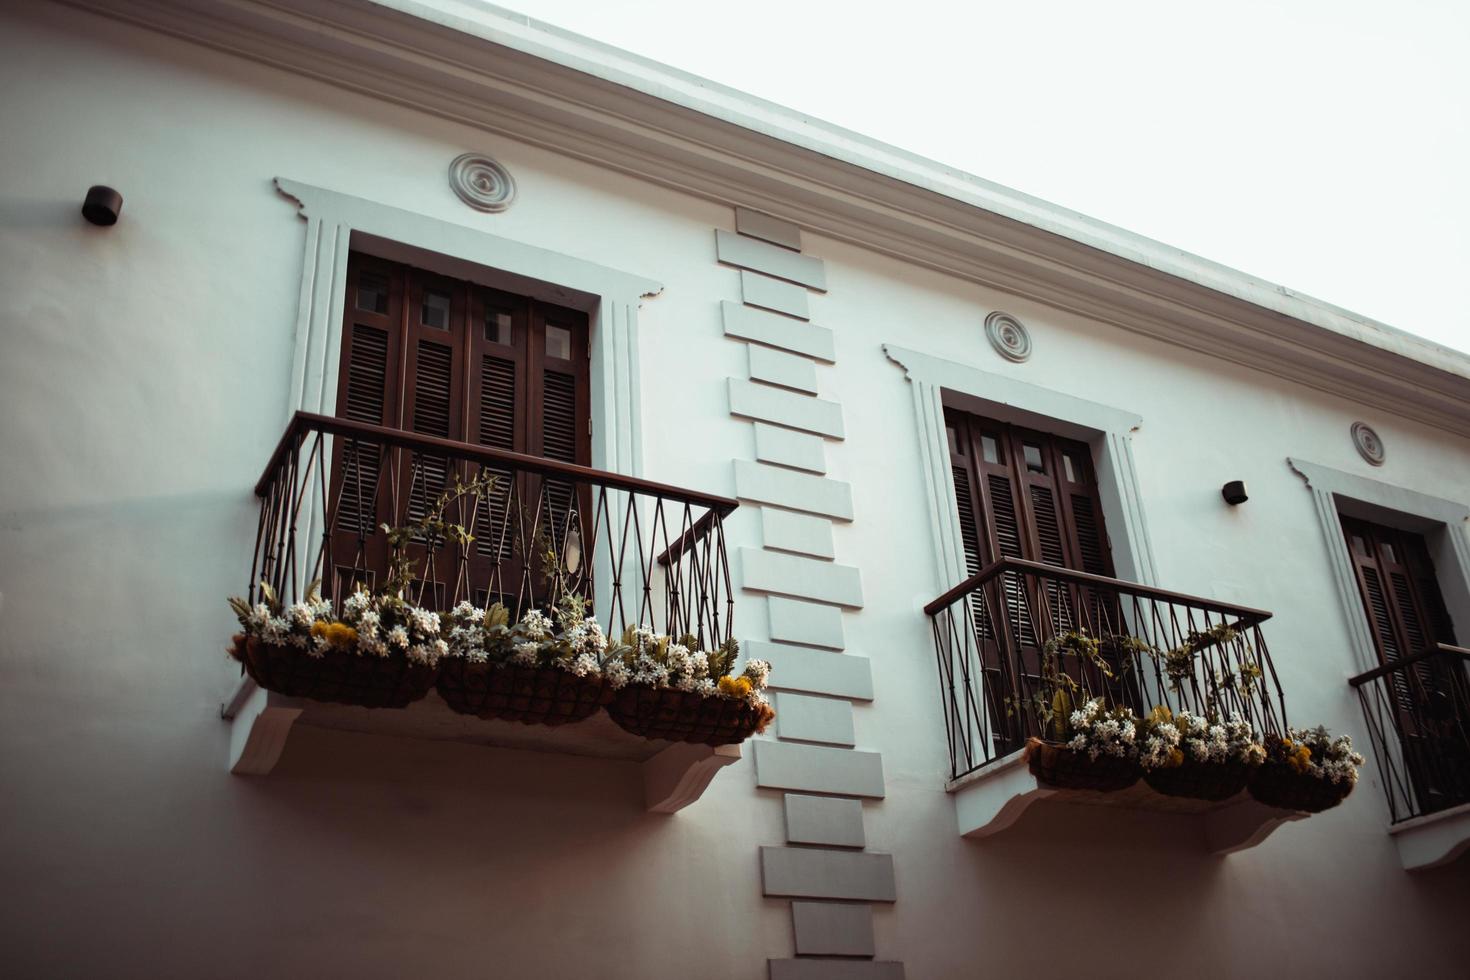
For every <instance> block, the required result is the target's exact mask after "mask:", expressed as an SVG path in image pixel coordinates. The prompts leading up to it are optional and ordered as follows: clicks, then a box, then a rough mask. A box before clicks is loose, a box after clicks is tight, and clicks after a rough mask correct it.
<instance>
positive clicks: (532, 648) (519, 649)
mask: <svg viewBox="0 0 1470 980" xmlns="http://www.w3.org/2000/svg"><path fill="white" fill-rule="evenodd" d="M540 649H541V648H540V647H539V646H537V645H536V644H534V643H517V644H516V646H515V653H513V654H511V655H510V662H511V663H513V664H516V665H517V666H521V667H530V666H533V665H535V663H536V653H537V651H539V650H540Z"/></svg>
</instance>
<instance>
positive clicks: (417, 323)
mask: <svg viewBox="0 0 1470 980" xmlns="http://www.w3.org/2000/svg"><path fill="white" fill-rule="evenodd" d="M344 307H345V313H344V321H343V345H342V358H341V362H340V368H339V371H340V379H339V384H338V397H337V413H338V414H339V415H340V416H343V417H345V418H350V419H354V420H357V421H363V422H370V423H373V424H377V425H384V426H388V427H390V428H401V429H404V430H406V431H409V432H414V433H419V434H423V435H428V436H434V437H437V438H441V439H448V440H451V441H456V442H468V443H471V444H476V445H481V446H490V447H493V448H496V449H505V450H510V451H513V452H521V453H528V454H531V455H545V456H547V457H549V458H552V459H558V460H563V461H567V462H575V463H582V464H586V463H588V462H589V461H590V451H591V439H590V434H589V432H588V428H587V418H588V416H589V413H590V397H589V393H588V383H589V379H588V365H587V351H588V344H589V338H588V326H587V318H586V315H585V314H582V313H578V312H576V311H574V310H569V309H564V308H562V307H558V306H553V305H550V304H544V303H538V302H535V301H533V300H531V299H529V298H527V297H523V296H514V295H511V294H508V293H502V292H499V291H496V290H492V289H488V288H486V287H482V286H478V285H474V284H471V283H466V282H461V281H457V280H451V279H446V278H444V277H441V276H436V275H433V274H431V273H427V272H422V271H419V270H416V269H411V268H408V267H406V266H402V265H397V264H394V263H389V262H385V261H383V260H379V259H376V258H371V257H368V256H365V255H360V254H357V253H353V254H352V255H351V256H350V257H349V261H348V296H347V298H346V303H345V304H344ZM548 324H550V325H551V326H552V327H554V328H555V329H554V330H553V331H551V333H552V335H553V341H554V343H555V344H556V345H558V346H556V347H555V349H554V350H553V351H552V352H551V354H552V355H553V356H548V352H547V349H546V343H547V336H548ZM558 331H559V332H558ZM555 355H563V356H555ZM332 472H333V477H332V479H333V484H332V487H333V489H332V499H333V506H334V508H335V510H334V517H333V529H334V533H333V536H332V548H333V555H332V561H333V563H334V566H335V567H336V568H337V569H338V571H339V575H338V578H339V580H341V581H343V582H350V581H352V580H356V581H361V582H364V583H366V584H369V585H376V584H377V582H378V581H379V579H380V577H381V575H382V574H383V572H384V571H385V570H386V567H387V548H386V544H385V543H384V542H383V540H382V535H381V534H379V533H377V527H378V525H379V524H382V523H392V524H399V523H405V522H407V521H412V520H416V519H418V518H420V517H421V516H423V515H424V514H425V513H426V512H427V511H428V510H429V509H430V508H431V507H432V506H433V505H434V504H435V502H436V501H437V499H438V497H439V495H440V494H441V493H443V491H444V490H445V489H447V488H448V487H450V486H451V485H452V484H453V481H454V480H455V479H456V478H457V479H459V480H463V481H468V480H470V479H472V478H473V477H474V476H476V475H478V469H477V468H476V467H474V466H471V465H468V464H466V463H464V462H463V461H457V460H455V459H454V458H453V457H452V456H447V455H444V454H437V453H408V452H402V453H398V454H396V456H395V457H394V458H391V459H390V458H388V457H387V456H385V454H384V453H383V452H382V449H381V447H378V446H376V445H372V446H369V445H367V444H365V443H364V444H363V445H354V443H353V441H352V440H338V441H337V445H336V448H335V450H334V456H333V470H332ZM390 474H397V485H396V486H390V485H388V484H390V483H391V482H392V481H391V480H390V479H389V475H390ZM494 475H496V476H497V477H498V479H497V481H496V484H495V487H494V489H493V490H492V491H491V493H489V494H487V495H484V496H482V497H481V498H480V499H479V500H478V501H477V502H476V504H475V506H471V505H470V503H469V502H465V503H464V504H462V505H460V506H459V508H458V509H454V508H451V511H450V512H449V513H448V514H446V517H447V518H448V519H449V520H450V521H451V522H452V523H459V524H464V525H465V526H467V527H469V528H471V529H472V533H473V534H474V535H475V544H474V545H472V547H471V548H470V552H469V554H468V555H467V556H463V557H464V559H465V560H463V561H462V560H461V556H460V555H459V554H458V553H457V549H455V548H453V547H443V546H442V543H441V547H440V549H439V551H438V557H437V558H436V560H435V562H434V563H433V564H432V566H430V567H429V568H428V569H427V574H426V575H425V581H424V583H423V585H422V588H421V590H420V592H419V593H418V594H417V595H416V596H415V598H417V599H418V600H419V601H421V602H424V603H426V604H430V605H436V606H440V607H443V606H445V605H447V604H448V599H449V595H450V592H451V590H452V591H453V593H454V594H456V595H460V596H466V597H469V598H472V599H474V600H475V601H478V602H485V601H488V600H489V599H491V598H500V599H505V600H507V601H508V602H510V603H511V604H513V605H515V604H516V603H517V602H518V600H519V598H520V597H522V596H524V595H525V594H526V589H525V587H526V585H527V584H528V583H527V579H526V576H527V575H528V574H529V572H528V571H527V569H526V567H525V566H524V561H523V559H524V556H525V555H526V554H529V553H530V552H531V551H532V550H533V549H534V547H535V545H536V542H535V541H533V540H530V538H529V535H528V534H527V533H526V524H525V520H526V519H527V518H529V517H532V516H534V515H533V514H530V513H527V512H528V511H535V510H536V506H537V501H538V500H540V485H539V482H538V481H534V480H531V479H529V478H528V477H527V476H525V475H524V474H522V475H515V474H512V473H511V472H510V471H501V472H498V473H495V474H494ZM547 491H548V492H547V499H549V500H550V501H551V506H550V507H546V506H545V505H544V503H543V504H542V505H541V510H542V513H540V514H539V520H540V522H541V527H542V528H543V529H544V530H546V531H549V532H553V533H554V536H555V538H556V546H557V547H558V549H564V548H565V546H566V543H567V542H566V539H567V534H568V530H569V528H570V527H571V526H573V525H574V524H575V523H576V522H577V521H579V520H585V511H586V510H587V509H588V506H587V504H586V503H585V502H580V501H577V500H575V499H574V496H575V495H574V494H573V491H572V488H571V486H570V484H566V483H565V482H563V483H562V484H560V485H558V486H548V487H547ZM583 495H584V496H585V492H584V494H583ZM476 506H477V507H478V510H476V509H475V507H476ZM395 507H396V508H397V510H396V512H395V510H394V508H395ZM425 544H426V542H423V541H419V542H417V544H416V545H415V547H416V548H418V549H422V548H423V547H424V545H425ZM419 553H420V554H422V551H420V552H419ZM467 578H468V579H469V580H472V581H473V582H474V583H475V590H476V591H475V593H474V594H473V595H471V594H469V593H468V592H467V591H466V590H465V588H464V586H465V584H466V579H467ZM486 583H488V586H489V587H488V589H487V587H486ZM343 588H345V585H344V586H343ZM340 591H341V590H340V589H339V594H340ZM491 592H494V593H495V594H494V595H493V596H492V595H491V594H490V593H491Z"/></svg>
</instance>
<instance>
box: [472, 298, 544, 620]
mask: <svg viewBox="0 0 1470 980" xmlns="http://www.w3.org/2000/svg"><path fill="white" fill-rule="evenodd" d="M529 334H530V302H529V301H528V300H526V299H525V298H523V297H519V296H512V295H510V294H508V293H502V292H499V291H496V290H488V289H477V290H475V291H474V302H473V303H472V305H471V312H470V322H469V352H470V356H469V363H470V382H469V392H470V394H469V399H468V400H469V405H470V411H469V423H468V424H469V432H470V438H469V441H471V442H474V443H476V444H478V445H481V446H490V447H492V448H494V449H505V450H509V451H511V452H517V453H524V452H527V451H528V447H527V432H528V423H527V420H528V417H529V408H528V406H527V398H528V392H529V390H530V387H531V382H530V378H529V377H528V368H527V362H528V357H527V350H528V345H529V343H530V340H529ZM486 474H487V475H489V476H492V477H494V478H495V483H494V486H493V487H492V488H491V489H490V492H489V493H487V494H484V495H483V496H481V498H480V499H479V501H478V507H479V509H478V511H477V513H476V514H475V515H474V523H473V525H472V526H471V527H472V533H473V534H474V535H475V544H474V546H473V551H472V554H471V561H470V569H471V573H470V574H471V579H472V580H473V581H474V582H475V583H476V592H475V594H474V595H472V596H471V599H472V600H473V601H474V602H475V603H476V604H478V605H485V604H487V602H488V601H491V600H495V601H501V602H504V603H506V605H508V606H511V607H512V608H516V606H517V597H518V596H519V595H520V594H521V592H522V587H523V586H524V584H525V583H524V580H523V578H524V576H523V573H524V563H523V561H522V555H523V553H524V550H525V549H524V542H518V532H520V530H521V528H522V527H523V523H522V521H521V519H520V518H521V513H520V512H521V510H522V509H523V506H524V502H525V500H526V497H527V494H526V490H527V485H526V480H525V479H524V478H523V477H520V476H518V475H517V474H516V473H515V472H513V471H511V470H508V469H504V468H497V467H490V468H489V469H488V470H487V471H486ZM518 544H519V547H518Z"/></svg>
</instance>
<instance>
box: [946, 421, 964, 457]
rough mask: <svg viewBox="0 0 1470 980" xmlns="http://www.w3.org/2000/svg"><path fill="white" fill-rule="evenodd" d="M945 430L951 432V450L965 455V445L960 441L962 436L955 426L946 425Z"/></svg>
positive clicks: (955, 453)
mask: <svg viewBox="0 0 1470 980" xmlns="http://www.w3.org/2000/svg"><path fill="white" fill-rule="evenodd" d="M944 431H945V432H946V433H948V434H949V451H950V452H951V453H953V454H954V455H956V456H963V455H965V447H964V445H963V444H962V443H961V442H960V437H959V435H958V433H956V432H955V430H954V426H952V425H947V426H945V427H944Z"/></svg>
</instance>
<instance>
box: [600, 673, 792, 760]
mask: <svg viewBox="0 0 1470 980" xmlns="http://www.w3.org/2000/svg"><path fill="white" fill-rule="evenodd" d="M607 713H608V714H609V715H611V716H612V720H613V721H615V722H617V723H618V725H619V727H621V728H622V729H623V730H625V731H629V732H632V733H633V734H634V735H642V736H643V737H644V738H663V739H668V740H669V741H671V742H700V743H703V744H705V745H731V744H733V743H735V742H743V741H745V740H746V739H747V738H749V737H750V736H751V735H754V734H755V733H756V732H759V731H763V730H764V729H765V727H766V725H768V724H770V721H771V719H772V718H774V717H775V713H774V712H773V711H771V709H770V708H768V707H765V706H763V705H760V706H758V705H753V704H751V703H750V702H748V701H744V700H736V699H735V698H727V697H721V696H719V695H712V696H709V697H706V696H704V695H700V694H695V693H693V692H692V691H676V690H673V689H671V688H651V687H646V686H644V685H642V684H629V685H628V686H627V687H625V688H623V689H622V690H620V691H618V692H617V694H615V695H614V696H613V699H612V703H611V704H609V705H608V706H607Z"/></svg>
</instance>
